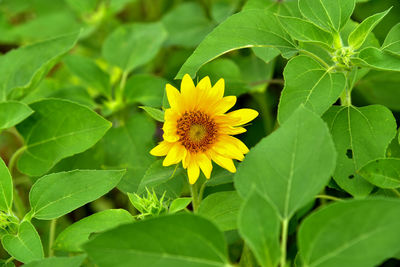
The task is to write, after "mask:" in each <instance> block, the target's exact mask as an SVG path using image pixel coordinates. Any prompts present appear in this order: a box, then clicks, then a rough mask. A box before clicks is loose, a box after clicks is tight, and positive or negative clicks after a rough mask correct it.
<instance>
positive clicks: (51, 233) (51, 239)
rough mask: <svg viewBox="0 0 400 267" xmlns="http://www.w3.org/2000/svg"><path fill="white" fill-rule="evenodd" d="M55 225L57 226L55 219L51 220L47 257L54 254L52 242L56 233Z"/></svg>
mask: <svg viewBox="0 0 400 267" xmlns="http://www.w3.org/2000/svg"><path fill="white" fill-rule="evenodd" d="M56 226H57V219H53V220H51V222H50V233H49V257H52V256H53V255H54V251H53V244H54V238H55V235H56Z"/></svg>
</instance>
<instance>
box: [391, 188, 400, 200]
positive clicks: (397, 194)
mask: <svg viewBox="0 0 400 267" xmlns="http://www.w3.org/2000/svg"><path fill="white" fill-rule="evenodd" d="M391 190H392V192H393V193H394V194H395V195H396V196H397V197H399V198H400V192H399V191H397V190H396V189H394V188H392V189H391Z"/></svg>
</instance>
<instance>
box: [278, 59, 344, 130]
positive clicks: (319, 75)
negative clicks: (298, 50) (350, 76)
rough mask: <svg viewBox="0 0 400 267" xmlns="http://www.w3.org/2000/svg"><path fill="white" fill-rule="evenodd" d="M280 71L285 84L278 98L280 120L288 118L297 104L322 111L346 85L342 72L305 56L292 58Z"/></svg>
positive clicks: (321, 112) (333, 101)
mask: <svg viewBox="0 0 400 267" xmlns="http://www.w3.org/2000/svg"><path fill="white" fill-rule="evenodd" d="M283 75H284V78H285V87H284V89H283V91H282V95H281V98H280V102H279V110H278V119H279V121H280V122H284V121H285V120H287V119H288V118H289V117H290V115H291V114H292V113H293V112H294V111H295V110H296V109H297V108H298V107H299V106H300V105H304V106H306V107H307V108H309V109H310V110H312V111H314V112H315V113H316V114H318V115H322V114H323V113H324V112H325V111H326V110H328V108H329V107H330V106H331V105H332V104H333V103H335V102H336V100H337V99H338V98H339V96H340V94H341V93H342V91H343V90H344V88H345V86H346V79H345V76H344V75H343V73H341V72H331V71H330V70H327V69H325V68H324V67H322V66H321V65H320V64H319V63H318V62H317V61H315V60H314V59H312V58H310V57H308V56H297V57H295V58H292V59H291V60H290V61H289V62H288V64H287V65H286V67H285V70H284V72H283Z"/></svg>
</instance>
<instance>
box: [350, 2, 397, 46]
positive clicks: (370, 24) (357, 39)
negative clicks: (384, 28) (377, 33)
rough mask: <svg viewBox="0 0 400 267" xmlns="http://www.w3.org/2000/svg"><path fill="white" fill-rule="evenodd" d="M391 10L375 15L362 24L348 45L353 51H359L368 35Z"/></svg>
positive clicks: (353, 33)
mask: <svg viewBox="0 0 400 267" xmlns="http://www.w3.org/2000/svg"><path fill="white" fill-rule="evenodd" d="M389 11H390V9H388V10H386V11H384V12H381V13H377V14H374V15H372V16H370V17H368V18H366V19H365V20H364V21H363V22H361V23H360V24H359V25H358V26H357V28H355V29H354V31H353V32H352V33H351V34H350V35H349V39H348V43H349V45H350V46H351V47H352V48H353V49H358V48H360V47H361V46H362V44H363V43H364V41H365V40H366V39H367V37H368V35H369V34H370V33H371V32H372V30H373V29H374V28H375V26H376V25H377V24H378V23H379V22H380V21H381V20H382V19H383V18H384V17H385V16H386V14H387V13H389Z"/></svg>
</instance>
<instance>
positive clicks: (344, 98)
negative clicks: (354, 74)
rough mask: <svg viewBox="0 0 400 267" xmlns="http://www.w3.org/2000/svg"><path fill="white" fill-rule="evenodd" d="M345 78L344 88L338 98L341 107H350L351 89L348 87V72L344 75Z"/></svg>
mask: <svg viewBox="0 0 400 267" xmlns="http://www.w3.org/2000/svg"><path fill="white" fill-rule="evenodd" d="M345 76H346V87H345V89H344V91H343V93H342V95H341V96H340V103H341V104H342V106H351V88H350V86H349V72H346V73H345Z"/></svg>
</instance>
